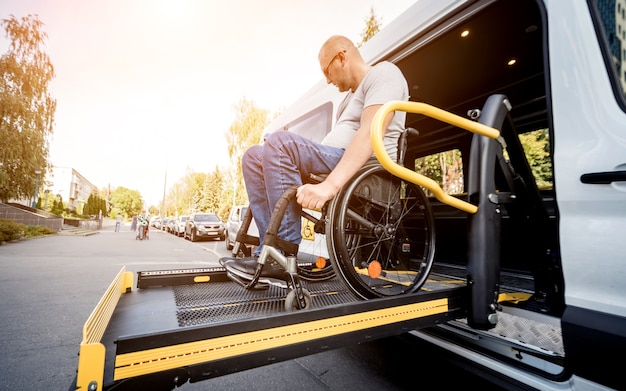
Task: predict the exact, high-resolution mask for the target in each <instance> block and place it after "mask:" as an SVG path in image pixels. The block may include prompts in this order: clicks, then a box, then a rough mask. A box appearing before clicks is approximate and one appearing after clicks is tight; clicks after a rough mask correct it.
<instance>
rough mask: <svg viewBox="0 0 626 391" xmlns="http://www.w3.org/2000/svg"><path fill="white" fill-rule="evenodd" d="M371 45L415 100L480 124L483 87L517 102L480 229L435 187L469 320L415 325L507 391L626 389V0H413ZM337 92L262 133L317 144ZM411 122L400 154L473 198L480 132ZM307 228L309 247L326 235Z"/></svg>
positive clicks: (444, 243) (315, 98) (323, 89)
mask: <svg viewBox="0 0 626 391" xmlns="http://www.w3.org/2000/svg"><path fill="white" fill-rule="evenodd" d="M362 53H363V54H364V57H365V59H366V61H368V62H369V63H371V64H374V63H377V62H379V61H383V60H386V61H392V62H394V63H395V64H397V65H398V66H399V67H400V69H401V70H402V72H403V73H404V75H405V76H406V78H407V80H408V82H409V87H410V95H411V98H410V100H411V101H415V102H423V103H426V104H429V105H432V106H435V107H437V108H440V109H443V110H445V111H447V112H450V113H453V114H456V115H459V116H463V117H466V118H470V119H478V120H480V121H483V120H487V119H485V118H484V117H481V115H482V116H484V113H483V112H484V111H485V110H486V109H487V108H486V106H485V105H486V104H487V102H488V101H490V99H492V100H493V99H495V100H497V101H498V104H500V105H501V106H507V107H510V110H508V113H507V114H506V118H505V119H504V121H503V125H502V135H503V137H504V140H505V141H506V146H507V148H506V153H505V154H504V156H503V157H504V158H506V161H504V160H503V161H502V162H501V163H502V164H498V163H500V162H496V163H495V164H496V165H497V167H496V168H495V178H493V181H494V183H495V186H496V190H495V191H494V192H493V194H489V195H488V196H489V199H490V200H491V202H492V204H493V205H492V206H491V207H492V209H493V214H492V215H488V216H486V217H484V220H483V221H482V222H480V224H479V225H481V224H482V226H483V228H484V227H487V229H486V230H483V231H480V232H477V231H478V230H479V229H478V228H476V227H477V225H476V224H477V223H476V218H475V217H473V216H471V215H469V214H468V213H466V212H462V211H460V210H458V209H455V208H453V207H450V206H448V205H446V204H444V203H442V202H440V201H438V200H437V199H436V198H434V197H432V198H430V202H431V207H432V209H433V211H434V216H435V228H436V252H435V265H434V267H433V271H432V273H436V274H439V275H443V276H448V277H449V278H451V279H458V280H459V281H460V282H461V283H466V284H467V285H468V287H469V288H470V289H471V291H472V295H473V296H472V303H470V305H469V309H468V313H467V319H463V320H455V321H451V322H448V323H446V324H441V325H439V326H436V327H431V328H427V329H423V330H419V331H414V332H411V333H410V334H412V335H413V336H415V337H416V338H421V339H423V340H426V341H429V342H431V343H432V344H433V345H436V346H438V347H439V348H441V349H443V350H446V351H448V352H451V353H452V354H453V355H454V356H456V357H457V358H460V359H461V361H462V362H463V365H470V366H472V367H473V368H474V369H475V370H477V371H483V372H485V373H489V374H491V375H496V376H498V377H500V378H501V379H503V381H505V382H506V384H509V385H510V386H511V388H515V387H519V388H524V387H525V388H535V389H542V390H563V389H578V390H580V389H604V387H606V388H614V389H624V388H625V387H626V380H624V375H623V374H622V372H621V371H622V370H623V369H622V365H621V360H620V359H619V358H618V357H619V354H620V353H621V352H623V351H624V349H626V234H625V233H626V94H625V91H626V1H624V0H567V1H565V0H476V1H471V0H467V1H463V0H437V1H432V0H420V1H418V2H416V3H415V4H414V6H412V7H411V8H409V9H408V10H407V11H406V12H405V13H404V14H402V15H401V16H400V17H398V18H397V19H396V20H394V21H393V23H391V24H389V25H388V26H385V27H384V28H383V29H382V30H381V32H380V33H378V34H377V35H376V36H375V37H374V38H373V39H371V40H370V41H368V42H367V43H366V44H365V45H364V46H363V47H362ZM490 97H491V98H490ZM341 98H342V94H340V93H339V92H337V90H336V89H335V88H334V87H333V86H330V85H327V84H326V83H325V81H324V80H322V81H320V82H319V83H318V84H317V85H315V86H314V87H313V88H312V89H310V90H309V91H308V92H306V94H305V95H304V96H302V98H300V99H299V100H298V101H296V102H295V103H294V105H293V106H292V107H290V108H289V109H287V110H286V111H285V112H284V113H283V114H282V115H281V116H280V117H278V118H277V119H276V120H274V121H273V122H272V123H271V124H270V125H269V127H268V128H267V129H266V130H265V132H274V131H284V130H287V131H292V132H296V133H299V134H302V135H304V136H306V137H309V138H312V139H314V140H317V141H319V140H321V139H322V138H323V137H324V135H325V134H326V132H327V131H328V130H329V129H330V128H331V127H332V125H333V122H334V120H335V115H336V110H337V104H338V102H340V100H341ZM407 127H412V128H415V129H417V130H418V131H419V137H418V138H417V140H416V141H415V142H412V143H411V145H409V149H408V152H407V159H406V161H405V164H406V162H409V164H408V165H407V166H409V167H411V168H412V169H416V170H418V171H419V172H422V173H425V174H426V175H428V176H430V177H432V178H433V179H435V180H436V181H437V182H438V183H439V184H440V185H441V187H442V188H443V189H444V191H446V192H447V193H448V194H451V195H453V196H454V197H458V198H461V199H463V200H466V201H469V202H474V201H475V200H476V199H477V198H478V196H479V194H477V193H476V189H475V188H473V187H472V181H473V180H474V179H473V178H472V176H473V174H474V173H475V172H476V171H477V170H478V168H477V167H478V166H480V165H482V164H483V163H481V161H482V160H481V159H480V158H478V159H477V158H476V156H474V157H472V155H473V153H472V149H473V148H474V147H472V145H473V144H474V142H475V141H474V140H476V137H479V136H474V135H473V134H472V133H469V132H466V131H462V130H461V129H458V128H457V127H455V126H453V125H449V124H447V123H444V122H441V121H438V120H434V119H432V118H429V117H427V116H425V115H422V114H414V113H410V114H408V116H407ZM486 161H487V162H488V161H489V160H486ZM489 164H491V163H489ZM304 229H307V226H305V227H304ZM480 229H482V228H480ZM486 233H490V234H486ZM304 236H305V240H304V241H303V245H301V248H300V250H301V251H303V247H305V245H306V244H307V239H308V238H310V239H312V240H310V241H309V242H311V243H313V242H315V241H319V240H320V239H323V237H322V236H320V235H318V236H315V235H311V236H310V237H307V235H304ZM477 246H482V247H484V248H486V249H487V250H488V251H485V252H483V253H482V254H483V255H484V254H487V255H486V256H476V255H475V249H476V247H477ZM477 286H480V287H482V288H481V289H476V288H475V287H477ZM494 315H497V316H494ZM422 359H427V358H426V357H422ZM416 368H419V363H418V362H416ZM451 371H452V370H451ZM451 375H453V374H452V373H451ZM424 376H427V374H424Z"/></svg>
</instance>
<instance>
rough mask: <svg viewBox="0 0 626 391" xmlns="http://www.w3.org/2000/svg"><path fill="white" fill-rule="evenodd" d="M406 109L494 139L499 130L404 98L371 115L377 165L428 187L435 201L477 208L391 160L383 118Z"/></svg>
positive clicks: (466, 207)
mask: <svg viewBox="0 0 626 391" xmlns="http://www.w3.org/2000/svg"><path fill="white" fill-rule="evenodd" d="M396 110H400V111H406V112H408V113H415V114H423V115H425V116H427V117H431V118H434V119H437V120H439V121H442V122H445V123H448V124H450V125H454V126H456V127H459V128H462V129H465V130H468V131H470V132H473V133H477V134H480V135H483V136H487V137H489V138H493V139H496V138H498V137H499V136H500V131H498V130H497V129H494V128H492V127H489V126H487V125H484V124H481V123H478V122H475V121H471V120H469V119H467V118H463V117H460V116H458V115H456V114H452V113H449V112H447V111H445V110H442V109H439V108H437V107H434V106H431V105H428V104H426V103H420V102H407V101H392V102H387V103H385V104H384V105H383V106H382V107H381V108H380V109H378V111H377V112H376V114H375V115H374V118H373V120H372V132H371V140H372V147H373V149H374V154H375V155H376V157H377V158H378V161H379V162H380V164H381V165H382V166H383V167H384V168H385V169H386V170H387V171H389V172H390V173H392V174H393V175H395V176H397V177H399V178H402V179H404V180H407V181H409V182H411V183H415V184H416V185H419V186H422V187H425V188H427V189H428V190H430V191H431V192H432V193H433V195H434V196H435V198H436V199H438V200H439V201H441V202H443V203H445V204H448V205H450V206H453V207H455V208H457V209H460V210H462V211H464V212H467V213H476V212H477V211H478V207H477V206H476V205H473V204H470V203H469V202H465V201H462V200H460V199H458V198H455V197H452V196H450V195H448V194H446V193H444V191H443V189H441V187H440V186H439V184H437V182H435V181H433V180H432V179H430V178H428V177H425V176H424V175H421V174H418V173H417V172H415V171H412V170H409V169H408V168H406V167H403V166H401V165H399V164H398V163H396V162H394V161H393V160H392V159H391V157H389V154H387V151H386V150H385V145H384V143H383V136H384V133H383V124H384V121H385V117H386V116H387V114H389V113H390V112H392V111H396Z"/></svg>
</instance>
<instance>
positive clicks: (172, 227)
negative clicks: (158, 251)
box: [165, 217, 178, 234]
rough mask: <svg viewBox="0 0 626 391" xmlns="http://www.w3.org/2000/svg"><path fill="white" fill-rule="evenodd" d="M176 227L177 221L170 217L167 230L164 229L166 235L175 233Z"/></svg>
mask: <svg viewBox="0 0 626 391" xmlns="http://www.w3.org/2000/svg"><path fill="white" fill-rule="evenodd" d="M177 225H178V219H177V218H174V217H172V218H171V219H170V221H168V222H167V228H166V229H165V230H166V231H167V232H168V233H171V234H173V233H174V232H175V228H176V226H177Z"/></svg>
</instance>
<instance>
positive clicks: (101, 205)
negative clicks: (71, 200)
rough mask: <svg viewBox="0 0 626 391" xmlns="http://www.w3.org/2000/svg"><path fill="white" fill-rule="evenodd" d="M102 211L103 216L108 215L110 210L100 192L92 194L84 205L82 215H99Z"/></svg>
mask: <svg viewBox="0 0 626 391" xmlns="http://www.w3.org/2000/svg"><path fill="white" fill-rule="evenodd" d="M100 211H102V216H104V217H107V216H108V215H109V211H108V208H107V203H106V200H104V199H102V198H101V197H100V196H99V195H98V194H95V193H93V194H90V195H89V198H88V199H87V202H86V203H85V205H83V211H82V213H81V214H82V215H85V216H90V215H99V214H100Z"/></svg>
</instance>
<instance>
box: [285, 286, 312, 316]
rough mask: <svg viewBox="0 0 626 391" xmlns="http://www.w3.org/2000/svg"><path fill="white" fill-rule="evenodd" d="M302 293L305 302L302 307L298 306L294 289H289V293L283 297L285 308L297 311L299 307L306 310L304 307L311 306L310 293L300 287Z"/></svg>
mask: <svg viewBox="0 0 626 391" xmlns="http://www.w3.org/2000/svg"><path fill="white" fill-rule="evenodd" d="M302 294H304V302H305V306H304V308H298V300H297V297H296V291H295V290H293V289H292V290H290V291H289V293H287V297H285V310H287V311H297V310H299V309H303V310H306V309H309V308H311V293H310V292H309V291H307V290H306V289H302Z"/></svg>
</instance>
